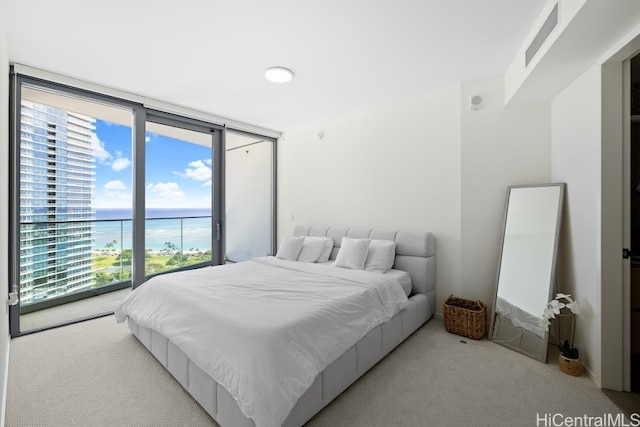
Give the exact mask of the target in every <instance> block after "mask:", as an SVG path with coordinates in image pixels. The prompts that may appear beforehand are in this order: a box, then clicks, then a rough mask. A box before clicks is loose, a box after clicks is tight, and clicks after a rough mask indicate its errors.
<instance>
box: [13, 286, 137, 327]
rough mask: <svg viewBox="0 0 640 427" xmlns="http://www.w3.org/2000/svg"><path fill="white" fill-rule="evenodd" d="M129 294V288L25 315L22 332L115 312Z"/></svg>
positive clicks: (22, 320)
mask: <svg viewBox="0 0 640 427" xmlns="http://www.w3.org/2000/svg"><path fill="white" fill-rule="evenodd" d="M129 292H131V289H129V288H127V289H120V290H117V291H113V292H109V293H106V294H102V295H98V296H94V297H90V298H86V299H83V300H80V301H74V302H70V303H67V304H62V305H58V306H56V307H51V308H47V309H44V310H39V311H35V312H33V313H28V314H23V315H21V316H20V331H21V332H28V331H30V330H34V329H42V328H49V327H52V326H56V325H60V324H64V323H68V322H72V321H74V320H77V319H82V318H85V317H89V316H95V315H97V314H100V313H105V312H109V311H113V309H114V308H115V306H116V305H117V304H118V303H119V302H120V301H122V299H123V298H124V297H126V296H127V295H128V294H129Z"/></svg>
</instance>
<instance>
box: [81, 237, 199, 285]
mask: <svg viewBox="0 0 640 427" xmlns="http://www.w3.org/2000/svg"><path fill="white" fill-rule="evenodd" d="M117 243H118V242H116V241H115V240H114V241H113V242H109V243H107V244H106V246H105V248H104V249H102V250H99V251H96V252H97V253H96V254H94V256H93V270H94V271H96V273H95V281H96V283H95V286H96V287H100V286H105V285H109V284H111V283H117V282H121V281H124V280H128V279H130V278H131V260H132V256H133V253H132V250H131V249H124V250H122V251H120V252H118V251H116V250H115V245H116V244H117ZM210 260H211V250H208V251H206V252H202V251H200V250H199V249H197V248H196V249H195V250H194V249H190V250H189V252H186V253H183V252H181V251H180V250H178V247H177V246H176V245H175V244H173V243H172V242H165V246H164V248H163V249H161V250H159V251H157V252H154V251H152V250H151V249H147V250H146V253H145V275H150V274H156V273H160V272H163V271H169V270H174V269H176V268H179V267H184V266H187V265H193V264H198V263H201V262H206V261H210Z"/></svg>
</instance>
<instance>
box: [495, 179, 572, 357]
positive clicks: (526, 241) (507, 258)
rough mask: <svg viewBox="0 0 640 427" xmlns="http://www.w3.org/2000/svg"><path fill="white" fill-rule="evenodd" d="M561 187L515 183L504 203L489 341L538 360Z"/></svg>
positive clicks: (544, 343)
mask: <svg viewBox="0 0 640 427" xmlns="http://www.w3.org/2000/svg"><path fill="white" fill-rule="evenodd" d="M564 189H565V184H562V183H560V184H543V185H513V186H509V187H508V188H507V203H506V209H505V216H504V226H503V232H502V246H501V249H500V261H499V263H498V277H497V285H496V293H495V298H494V301H493V308H494V310H493V313H492V316H491V322H490V325H489V339H491V340H494V341H495V342H497V343H498V344H501V345H503V346H505V347H508V348H511V349H513V350H515V351H518V352H520V353H523V354H526V355H527V356H530V357H533V358H534V359H537V360H540V361H542V362H546V361H547V348H548V343H549V333H548V331H547V330H546V328H544V327H542V326H541V323H540V317H541V316H542V314H543V312H544V309H545V307H546V304H547V302H548V301H549V300H550V299H551V297H552V295H553V292H554V284H555V283H554V282H555V272H556V259H557V253H558V240H559V237H560V224H561V222H562V205H563V198H564Z"/></svg>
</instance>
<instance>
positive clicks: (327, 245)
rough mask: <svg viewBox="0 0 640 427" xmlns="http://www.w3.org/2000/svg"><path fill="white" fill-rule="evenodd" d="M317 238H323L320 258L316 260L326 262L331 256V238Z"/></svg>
mask: <svg viewBox="0 0 640 427" xmlns="http://www.w3.org/2000/svg"><path fill="white" fill-rule="evenodd" d="M319 239H323V240H324V244H325V246H324V250H323V251H322V254H320V258H318V261H316V262H327V261H329V257H330V256H331V251H332V250H333V239H332V238H331V237H319Z"/></svg>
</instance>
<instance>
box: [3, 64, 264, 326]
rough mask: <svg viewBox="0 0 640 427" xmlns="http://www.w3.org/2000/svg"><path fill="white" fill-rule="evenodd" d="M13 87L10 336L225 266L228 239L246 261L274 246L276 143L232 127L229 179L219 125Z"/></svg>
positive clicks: (49, 86) (96, 97) (40, 87)
mask: <svg viewBox="0 0 640 427" xmlns="http://www.w3.org/2000/svg"><path fill="white" fill-rule="evenodd" d="M12 94H13V101H12V117H13V120H12V122H13V128H12V140H13V146H12V153H11V155H12V158H13V161H12V167H13V170H12V209H11V212H12V221H11V222H12V230H11V232H12V246H13V249H14V250H13V253H14V256H13V259H12V260H11V265H12V269H11V289H10V291H13V292H15V293H17V294H18V295H19V297H20V301H19V303H18V305H16V306H13V307H11V333H12V335H14V336H15V335H19V334H22V333H25V332H30V331H33V330H40V329H45V328H48V327H51V326H55V325H54V324H58V323H65V322H71V321H75V320H77V319H79V318H88V317H91V316H95V315H101V314H105V313H96V312H95V311H94V312H88V313H85V312H82V311H81V310H80V311H77V310H75V311H73V310H67V313H68V314H65V315H66V316H67V317H66V318H62V319H58V320H56V321H54V322H53V323H51V321H48V320H46V319H47V318H46V317H44V320H42V319H40V320H34V319H37V318H38V316H37V314H38V313H41V312H43V311H44V310H49V309H50V308H51V307H55V308H56V309H57V308H58V307H59V306H61V305H63V304H64V305H67V304H68V305H71V304H69V303H73V304H75V301H78V300H83V299H86V298H87V297H90V296H96V295H101V296H103V295H106V294H107V293H109V294H111V293H113V292H114V291H118V290H121V289H130V288H131V287H134V288H135V287H136V286H138V285H140V284H141V283H142V282H143V281H144V280H146V279H147V278H148V277H150V276H152V275H155V274H161V273H164V272H167V271H173V270H177V269H185V268H194V267H199V266H204V265H211V264H214V265H215V264H221V263H223V262H224V260H225V259H226V258H227V257H226V256H225V253H224V252H223V251H224V239H225V238H226V240H227V244H228V245H229V246H232V247H236V246H237V247H241V249H240V250H239V251H240V252H239V253H241V254H243V255H244V259H246V258H250V257H253V256H262V255H266V254H267V253H271V252H272V250H273V245H274V237H273V236H274V233H275V226H274V224H275V214H274V206H275V197H274V194H275V190H274V188H275V187H274V185H275V184H274V179H273V177H274V176H275V155H274V152H275V140H273V139H269V138H266V137H265V138H261V137H259V136H257V135H250V134H245V135H240V134H237V133H236V134H235V135H236V137H237V138H236V137H232V141H231V146H229V147H227V150H228V151H227V153H226V156H230V157H234V158H233V159H232V160H231V162H230V167H231V169H230V170H231V173H227V174H226V175H224V174H223V171H224V158H225V152H224V150H223V146H224V139H225V137H224V135H225V129H224V127H223V126H220V125H216V124H213V123H208V122H204V121H201V120H196V119H191V118H186V117H181V116H176V115H172V114H168V113H164V112H161V111H157V110H150V109H147V108H146V107H144V106H143V105H140V104H137V103H135V102H132V101H129V100H125V99H119V98H113V97H109V96H105V95H101V94H99V93H95V92H89V91H85V90H81V89H76V88H72V87H68V86H62V85H58V84H55V83H51V82H46V81H42V80H38V79H34V78H31V77H29V76H22V75H14V76H13V83H12ZM243 138H246V139H243ZM247 144H248V145H247ZM244 145H247V146H246V149H245V157H244V159H242V160H240V161H238V160H239V159H240V157H238V158H237V159H236V158H235V153H234V154H229V153H230V152H232V151H233V150H234V149H240V148H242V147H243V146H244ZM266 147H268V149H267V148H266ZM229 150H231V151H229ZM249 150H250V151H249ZM238 152H239V151H238ZM249 152H251V153H252V154H254V155H253V156H251V158H252V159H253V161H250V162H247V156H246V154H247V153H249ZM256 160H258V161H257V162H256ZM243 169H244V170H245V172H246V178H247V180H246V181H247V182H249V183H250V185H248V186H247V185H245V184H246V183H245V184H239V183H241V182H242V180H238V177H239V176H241V175H242V173H243ZM225 177H226V178H227V179H229V180H230V182H231V183H233V185H232V186H231V187H230V188H231V190H230V192H229V194H230V195H231V198H230V199H229V200H231V201H232V203H233V206H234V212H233V214H232V215H230V212H229V211H227V214H226V216H225V215H224V212H225V210H224V203H225V198H224V191H225V190H224V187H225V183H224V182H225ZM265 202H266V204H265ZM227 220H228V221H229V223H230V224H232V227H231V228H230V229H229V230H227V224H226V222H227ZM240 220H241V221H240ZM227 231H229V233H228V234H227ZM246 255H248V256H246ZM229 258H230V257H229ZM238 260H239V259H238ZM113 305H114V304H113V301H111V302H108V303H107V306H106V307H108V308H107V309H106V310H107V312H108V311H110V310H111V309H112V308H113ZM94 310H95V309H94Z"/></svg>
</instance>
